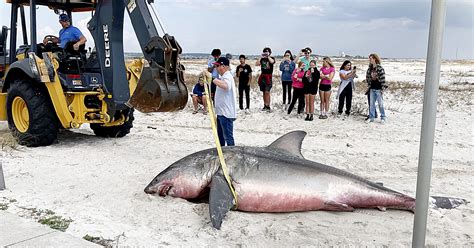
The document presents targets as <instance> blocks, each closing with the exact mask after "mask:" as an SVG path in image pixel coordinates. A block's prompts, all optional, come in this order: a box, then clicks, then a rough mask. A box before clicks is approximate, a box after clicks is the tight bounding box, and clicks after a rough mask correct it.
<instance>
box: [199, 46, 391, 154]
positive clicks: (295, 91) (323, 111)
mask: <svg viewBox="0 0 474 248" xmlns="http://www.w3.org/2000/svg"><path fill="white" fill-rule="evenodd" d="M271 54H272V50H271V49H270V48H269V47H265V48H264V49H263V50H262V54H261V56H260V57H259V58H257V60H256V62H255V65H256V66H260V67H261V74H260V76H259V77H258V79H257V84H258V86H259V89H260V91H261V92H262V95H263V108H262V110H263V111H270V110H271V108H270V102H271V94H270V91H271V89H272V87H273V69H274V65H275V63H276V59H275V58H274V57H273V56H271ZM211 55H212V58H211V59H210V60H209V62H208V70H207V72H209V73H210V74H211V75H212V78H211V80H208V81H210V83H211V87H210V88H211V94H210V97H211V98H212V101H213V102H214V103H215V108H216V115H217V124H218V125H217V126H218V134H219V140H220V143H221V145H223V146H224V145H226V144H227V145H228V146H232V145H234V143H235V142H234V138H233V122H234V121H235V119H236V117H237V93H236V92H237V91H236V86H235V81H234V76H235V77H237V78H238V81H239V83H238V92H239V94H238V99H239V101H238V107H239V109H241V110H244V102H243V98H244V93H245V98H246V102H245V110H248V109H249V108H250V85H251V83H252V78H253V77H252V73H253V71H252V67H251V66H250V65H249V64H247V57H246V56H245V55H240V56H239V62H240V64H239V65H238V66H237V67H236V68H235V73H233V72H231V69H230V60H229V57H228V56H226V57H221V51H220V49H214V50H213V51H212V52H211ZM279 69H280V71H281V83H282V89H283V104H284V105H285V106H287V109H286V110H287V114H288V115H289V114H291V112H292V111H293V109H294V107H295V104H296V102H297V101H298V106H297V113H298V114H302V113H303V112H305V114H306V118H305V120H306V121H313V119H314V115H315V110H314V105H315V100H316V95H317V94H318V93H319V98H320V104H319V117H318V118H319V119H327V118H328V112H329V106H330V100H331V92H332V91H331V90H332V89H331V88H332V82H333V79H334V76H335V74H336V69H335V66H334V64H333V62H332V61H331V58H329V57H324V58H323V60H322V66H321V67H320V68H318V67H317V60H316V58H315V57H313V56H312V50H311V48H309V47H306V48H303V49H301V52H300V53H299V55H298V56H293V55H292V53H291V51H290V50H287V51H285V53H284V56H283V60H282V61H281V63H280V66H279ZM338 73H339V78H340V80H341V82H340V85H339V88H338V91H337V95H336V99H338V100H339V102H338V103H339V104H338V115H342V114H343V113H345V115H347V116H348V115H350V113H351V106H352V95H353V91H354V90H355V87H356V86H355V82H354V79H355V78H357V77H358V75H357V68H356V66H352V63H351V61H350V60H346V61H344V62H343V63H342V65H341V67H340V68H339V70H338ZM198 81H199V82H198V83H197V84H196V85H195V86H194V89H193V94H192V98H193V104H194V112H193V113H197V111H198V104H199V103H202V104H203V106H204V111H203V113H207V112H206V108H207V104H206V96H205V94H203V92H204V87H205V82H206V80H205V76H203V75H201V76H200V77H199V80H198ZM366 83H367V91H366V95H367V101H368V104H369V113H368V115H367V119H366V121H367V122H368V123H370V122H374V120H375V118H377V111H376V103H377V104H378V107H379V112H380V118H381V122H382V123H383V122H385V121H386V115H385V110H384V106H383V90H384V89H385V88H386V85H385V71H384V69H383V67H382V66H381V61H380V57H379V56H378V55H377V54H375V53H373V54H370V55H369V67H368V69H367V72H366ZM344 106H345V111H344Z"/></svg>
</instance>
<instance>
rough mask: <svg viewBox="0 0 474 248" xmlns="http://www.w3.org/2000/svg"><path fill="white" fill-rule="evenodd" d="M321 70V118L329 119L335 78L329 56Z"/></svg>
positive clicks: (325, 58)
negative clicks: (332, 84)
mask: <svg viewBox="0 0 474 248" xmlns="http://www.w3.org/2000/svg"><path fill="white" fill-rule="evenodd" d="M320 71H321V83H320V84H319V97H320V98H321V104H320V111H321V113H320V115H319V119H327V118H328V115H327V113H328V112H329V104H330V99H331V83H332V79H333V78H334V73H335V71H336V70H335V69H334V65H333V63H332V61H331V59H330V58H329V57H324V59H323V66H322V67H321V69H320Z"/></svg>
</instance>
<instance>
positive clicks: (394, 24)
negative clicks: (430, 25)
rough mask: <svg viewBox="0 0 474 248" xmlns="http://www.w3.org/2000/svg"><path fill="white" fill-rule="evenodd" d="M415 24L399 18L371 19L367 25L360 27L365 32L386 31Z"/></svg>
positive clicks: (408, 19) (410, 20) (411, 20)
mask: <svg viewBox="0 0 474 248" xmlns="http://www.w3.org/2000/svg"><path fill="white" fill-rule="evenodd" d="M415 24H416V21H414V20H413V19H410V18H407V17H400V18H378V19H371V20H369V21H368V22H367V23H365V24H363V25H361V27H363V28H364V29H367V30H377V29H387V28H391V29H393V28H406V27H410V26H413V25H415Z"/></svg>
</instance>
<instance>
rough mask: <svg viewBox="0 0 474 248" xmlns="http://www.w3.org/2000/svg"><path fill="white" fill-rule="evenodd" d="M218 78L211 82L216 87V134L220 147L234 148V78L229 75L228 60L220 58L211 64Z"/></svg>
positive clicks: (235, 104) (235, 115)
mask: <svg viewBox="0 0 474 248" xmlns="http://www.w3.org/2000/svg"><path fill="white" fill-rule="evenodd" d="M213 64H214V65H215V66H216V68H217V72H218V73H219V77H218V78H215V79H214V80H213V83H214V84H215V85H216V86H217V88H216V95H215V98H214V101H215V108H216V115H217V134H218V135H219V142H220V144H221V146H225V145H226V144H227V146H234V145H235V142H234V121H235V119H236V118H237V98H236V95H237V94H236V91H235V82H234V77H233V76H232V74H231V73H230V67H229V64H230V63H229V60H228V59H227V58H225V57H220V58H219V59H218V60H217V61H216V62H214V63H213Z"/></svg>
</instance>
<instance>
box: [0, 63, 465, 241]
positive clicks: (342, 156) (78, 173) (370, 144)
mask: <svg viewBox="0 0 474 248" xmlns="http://www.w3.org/2000/svg"><path fill="white" fill-rule="evenodd" d="M193 63H194V64H193ZM360 63H361V64H360V65H359V64H356V65H357V67H358V68H361V69H362V71H361V72H360V75H365V73H363V65H362V63H366V61H363V62H362V61H361V62H360ZM414 63H415V64H416V63H421V64H424V62H423V61H421V60H420V61H414V62H413V61H412V62H406V61H397V60H393V61H388V62H387V63H386V66H387V67H386V70H387V68H392V69H390V70H387V80H388V81H400V82H401V83H400V84H394V83H392V85H399V86H400V85H401V86H406V87H405V88H404V87H398V86H397V87H392V88H390V89H389V90H388V91H387V92H386V94H385V95H384V97H385V98H384V101H385V108H386V112H387V116H388V122H387V123H385V124H381V123H380V122H379V120H377V121H376V122H375V123H371V124H366V123H365V122H364V119H365V116H364V115H365V113H366V111H367V104H366V101H367V98H366V96H365V95H363V94H362V93H361V90H359V91H358V92H357V93H356V94H355V95H354V99H353V105H354V107H353V108H354V113H353V114H352V115H351V116H349V117H346V118H337V117H336V116H335V115H334V114H332V115H330V116H329V118H328V119H327V120H319V119H316V120H314V121H313V122H307V121H304V120H303V119H302V118H300V117H297V115H296V113H292V114H291V115H290V116H287V114H286V111H285V110H284V108H285V106H284V105H282V100H281V94H282V93H281V87H280V86H279V85H278V83H276V84H275V87H274V89H273V90H272V112H271V113H266V112H261V111H260V108H261V107H262V106H263V104H262V100H261V94H260V92H258V91H257V89H256V88H253V89H252V92H251V98H252V100H251V110H250V113H245V112H239V114H238V119H237V120H236V122H235V124H234V126H235V128H234V135H235V140H236V145H239V146H267V145H269V144H270V143H271V142H273V141H274V140H275V139H277V138H278V137H280V136H281V135H283V134H285V133H287V132H289V131H292V130H304V131H306V132H307V133H308V135H307V137H306V138H305V140H304V142H303V146H302V153H303V155H304V156H305V157H306V158H307V159H309V160H313V161H316V162H320V163H323V164H326V165H331V166H334V167H337V168H339V169H343V170H346V171H348V172H351V173H354V174H356V175H360V176H362V177H364V178H367V179H369V180H371V181H375V182H382V183H383V184H384V186H386V187H388V188H391V189H394V190H396V191H400V192H403V193H405V194H408V195H411V196H415V191H416V176H417V166H418V153H419V146H420V143H419V141H420V130H421V119H422V101H423V89H422V88H420V87H413V84H415V86H416V84H417V83H419V82H418V80H419V78H416V79H414V80H403V77H405V76H406V75H405V74H403V75H399V74H402V73H403V72H407V73H410V74H409V75H417V73H419V72H418V71H417V70H414V68H420V66H413V65H414ZM336 64H338V65H340V63H336ZM185 65H186V66H187V68H190V72H189V73H194V74H196V73H197V72H198V71H199V70H200V68H202V66H203V65H204V63H202V64H200V63H196V62H193V61H186V62H185ZM451 65H452V67H449V66H451ZM193 66H194V67H193ZM456 66H458V64H455V63H454V62H453V63H448V62H444V63H443V68H444V69H443V71H442V82H441V83H440V84H441V85H442V89H441V90H440V92H439V99H438V112H437V115H436V117H437V119H436V133H435V144H434V154H433V171H432V178H431V191H430V192H431V194H432V195H442V196H451V197H460V198H465V199H467V200H468V201H471V202H472V200H473V199H474V192H473V189H474V187H473V186H474V180H472V179H473V178H474V170H473V155H472V154H473V145H474V144H473V134H474V132H473V131H474V125H473V123H474V119H473V115H472V113H473V111H472V110H473V108H472V104H473V103H472V100H473V88H474V87H473V86H474V81H473V80H472V77H473V75H474V72H473V70H472V68H473V62H472V61H471V62H468V63H467V65H464V67H462V68H463V69H456V68H458V67H456ZM395 67H396V68H398V69H394V68H395ZM193 68H196V69H195V70H194V71H193V70H192V69H193ZM421 68H422V69H423V70H424V67H422V66H421ZM466 68H467V69H466ZM469 68H470V69H469ZM460 70H464V71H463V74H462V75H464V76H460V77H462V78H461V79H460V80H457V81H455V80H452V81H449V79H452V77H454V76H453V75H458V74H459V73H458V72H459V71H460ZM275 71H277V70H275ZM450 73H451V74H450ZM456 73H458V74H456ZM443 75H444V76H443ZM362 77H363V76H362ZM419 77H421V78H424V75H421V76H419ZM413 78H415V76H413ZM360 80H362V78H360ZM458 81H459V82H458ZM188 83H189V82H188ZM191 84H192V83H191ZM360 84H361V85H360V87H364V88H365V86H363V85H362V83H360ZM408 86H409V87H408ZM335 92H336V89H333V95H332V96H331V100H332V102H331V109H332V110H333V111H335V110H336V106H337V103H336V100H335ZM317 99H319V97H317ZM191 105H192V104H191V102H189V104H188V106H187V107H186V108H185V109H184V110H182V111H180V112H176V113H153V114H143V113H139V112H137V111H136V112H135V113H136V114H135V122H134V123H133V124H134V127H133V129H132V130H131V133H130V134H129V135H127V136H126V137H124V138H119V139H104V138H99V137H96V136H94V134H93V132H92V130H91V129H89V126H88V125H83V126H82V127H81V128H80V129H76V130H61V132H60V134H59V137H58V143H55V144H53V145H51V146H47V147H38V148H27V147H21V146H20V147H17V148H16V149H11V148H8V147H4V148H3V150H2V151H1V152H0V162H1V164H2V165H3V170H4V174H5V180H6V185H7V190H5V191H0V203H3V204H4V205H8V209H6V210H5V211H8V212H11V213H14V214H17V215H19V216H23V217H24V218H35V215H34V214H32V209H42V210H51V211H54V213H55V214H56V215H58V216H62V217H63V218H66V219H71V220H72V222H71V223H70V225H69V228H68V229H67V230H66V232H67V233H70V234H72V235H74V236H77V237H83V236H85V235H90V236H94V237H101V238H102V239H104V240H110V241H109V244H111V245H116V244H118V245H119V246H139V247H156V246H187V245H191V246H193V247H194V246H197V247H205V246H211V245H212V246H216V245H217V246H230V247H233V246H245V247H264V246H265V247H272V246H276V247H284V246H291V247H295V246H302V247H309V246H323V247H325V246H358V247H360V246H363V247H384V246H388V247H407V246H411V239H412V230H413V219H414V214H413V213H411V212H408V211H398V210H388V211H385V212H384V211H379V210H368V209H358V210H356V211H354V212H327V211H311V212H298V213H281V214H272V213H246V212H239V211H232V212H229V213H228V214H227V216H226V218H225V219H224V221H223V224H222V228H221V230H215V229H213V228H212V226H211V223H210V218H209V214H208V205H207V204H206V203H199V204H197V203H191V202H188V201H186V200H183V199H176V198H171V197H166V198H162V197H158V196H151V195H147V194H145V193H144V192H143V189H144V188H145V186H146V185H147V184H148V183H149V182H150V181H151V180H152V179H153V178H154V177H155V176H156V175H157V174H158V173H159V172H160V171H162V170H163V169H165V168H166V167H167V166H169V165H170V164H171V163H173V162H175V161H176V160H178V159H180V158H182V157H184V156H187V155H189V154H191V153H193V152H196V151H199V150H202V149H206V148H210V147H214V146H215V145H214V143H213V142H214V139H213V137H212V133H211V129H210V122H209V118H208V117H207V116H205V115H203V114H201V113H198V114H196V115H193V114H192V107H191ZM318 109H319V100H317V104H316V110H318ZM294 112H295V111H294ZM0 132H1V133H6V132H8V127H7V124H6V122H2V123H0ZM473 212H474V208H473V205H472V203H470V204H468V205H462V206H460V207H459V208H457V209H453V210H442V209H430V210H429V213H428V226H427V236H426V244H427V245H429V246H433V247H434V246H438V247H472V246H474V241H473V238H474V228H473V227H474V217H473ZM0 235H1V234H0Z"/></svg>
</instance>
